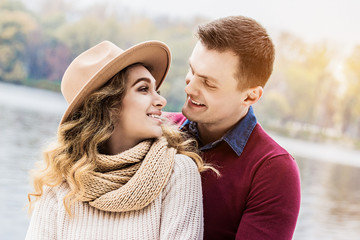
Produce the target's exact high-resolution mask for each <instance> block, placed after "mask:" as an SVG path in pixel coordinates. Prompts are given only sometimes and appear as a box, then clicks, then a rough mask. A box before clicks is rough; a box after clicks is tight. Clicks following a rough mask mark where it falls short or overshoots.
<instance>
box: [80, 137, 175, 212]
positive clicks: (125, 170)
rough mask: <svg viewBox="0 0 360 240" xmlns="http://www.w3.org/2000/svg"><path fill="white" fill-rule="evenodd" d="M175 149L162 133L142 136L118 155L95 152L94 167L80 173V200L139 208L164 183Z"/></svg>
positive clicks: (110, 207) (106, 206)
mask: <svg viewBox="0 0 360 240" xmlns="http://www.w3.org/2000/svg"><path fill="white" fill-rule="evenodd" d="M175 153H176V150H175V149H174V148H168V143H167V141H166V139H165V138H164V137H162V138H160V139H158V140H156V141H154V142H153V141H151V140H146V141H143V142H141V143H139V144H138V145H136V146H135V147H133V148H131V149H129V150H127V151H124V152H122V153H120V154H118V155H113V156H110V155H102V154H99V155H98V159H97V169H96V170H95V171H92V172H90V173H89V174H87V175H86V176H85V177H84V185H85V193H84V195H83V196H81V198H80V201H84V202H89V204H90V205H91V206H93V207H95V208H97V209H100V210H103V211H110V212H125V211H131V210H139V209H142V208H144V207H146V206H147V205H149V204H150V203H151V202H153V201H154V200H155V199H156V198H157V196H159V194H160V192H161V191H162V190H163V188H164V187H165V185H166V183H167V181H168V179H169V177H170V174H171V171H172V169H173V165H174V157H175Z"/></svg>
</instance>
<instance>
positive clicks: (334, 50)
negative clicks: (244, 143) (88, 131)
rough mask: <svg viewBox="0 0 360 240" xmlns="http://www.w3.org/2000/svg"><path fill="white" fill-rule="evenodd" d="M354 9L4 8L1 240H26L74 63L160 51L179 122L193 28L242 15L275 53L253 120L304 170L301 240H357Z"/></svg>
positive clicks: (308, 0) (258, 1)
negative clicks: (83, 56)
mask: <svg viewBox="0 0 360 240" xmlns="http://www.w3.org/2000/svg"><path fill="white" fill-rule="evenodd" d="M359 9H360V2H358V1H356V0H342V1H340V0H327V1H325V0H316V1H313V0H302V1H300V0H292V1H286V0H272V1H266V0H253V1H242V0H222V1H217V2H216V3H210V2H209V1H190V0H182V1H176V2H173V1H165V0H153V1H145V0H132V1H127V2H125V1H115V0H108V1H100V0H77V1H70V0H52V1H47V0H32V1H25V0H24V1H20V0H19V1H16V0H0V236H1V237H0V238H1V239H24V236H25V234H26V229H27V225H28V222H29V216H28V215H27V210H26V204H27V193H28V192H29V191H31V189H32V188H31V185H30V178H29V173H28V172H29V170H30V169H31V168H33V166H34V163H35V161H37V160H41V151H42V150H43V149H44V148H45V147H46V145H47V144H48V143H50V142H51V141H52V140H54V137H55V134H56V129H57V125H58V122H59V121H60V118H61V115H62V113H63V111H64V110H65V108H66V104H65V101H64V100H63V98H62V96H61V94H60V93H59V89H60V80H61V77H62V74H63V73H64V70H65V69H66V67H67V66H68V65H69V63H70V62H71V61H72V59H73V58H74V57H76V56H77V55H78V54H79V53H81V52H83V51H84V50H86V49H88V48H90V47H92V46H93V45H95V44H97V43H99V42H100V41H102V40H105V39H107V40H110V41H112V42H114V43H116V44H117V45H118V46H120V47H122V48H123V49H126V48H128V47H130V46H132V45H134V44H136V43H139V42H141V41H145V40H150V39H156V40H161V41H164V42H165V43H167V44H168V45H169V46H170V48H171V50H172V55H173V61H172V65H171V69H170V73H169V75H168V77H167V80H166V82H165V83H164V84H163V86H162V87H161V93H162V95H163V96H165V97H166V98H167V100H168V105H167V106H166V109H165V110H167V111H180V110H181V107H182V104H183V102H184V100H185V94H184V90H183V89H184V86H185V82H184V78H185V75H186V72H187V70H188V57H189V56H190V54H191V51H192V48H193V46H194V44H195V42H196V38H195V36H194V33H195V31H196V26H197V25H199V24H202V23H206V22H208V21H211V20H213V19H216V18H219V17H225V16H228V15H244V16H248V17H252V18H254V19H256V20H257V21H259V22H260V23H261V24H262V25H263V26H264V27H265V28H266V29H267V30H268V32H269V34H270V36H271V37H272V39H273V41H274V43H275V46H276V51H277V52H276V62H275V67H274V72H273V74H272V76H271V79H270V80H269V83H268V84H267V86H266V87H265V92H264V95H263V98H262V99H261V100H260V102H259V103H258V104H256V105H255V107H254V110H255V113H256V115H257V117H258V120H259V122H260V123H261V125H262V126H263V127H264V128H265V129H266V130H267V131H268V132H269V133H270V135H271V136H272V137H273V138H274V139H275V140H277V141H278V142H279V143H280V144H281V145H282V146H283V147H285V148H286V149H287V150H288V151H289V152H290V153H291V154H292V155H293V156H294V157H295V158H296V160H297V163H298V165H299V168H300V172H301V180H302V203H301V209H300V216H299V220H298V224H297V227H296V231H295V234H294V239H295V240H300V239H306V240H312V239H326V240H328V239H342V240H343V239H360V187H359V186H360V177H359V176H360V94H359V92H360V30H359V23H360V15H359V14H358V10H359Z"/></svg>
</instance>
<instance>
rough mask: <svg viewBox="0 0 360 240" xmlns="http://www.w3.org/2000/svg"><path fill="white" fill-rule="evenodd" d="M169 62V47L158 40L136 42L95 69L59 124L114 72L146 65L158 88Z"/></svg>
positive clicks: (167, 69) (166, 71)
mask: <svg viewBox="0 0 360 240" xmlns="http://www.w3.org/2000/svg"><path fill="white" fill-rule="evenodd" d="M170 62H171V54H170V50H169V48H168V47H167V46H166V45H165V44H164V43H162V42H160V41H147V42H143V43H140V44H137V45H135V46H133V47H131V48H129V49H127V50H125V51H124V52H122V53H120V54H119V55H118V56H116V57H115V58H114V59H113V60H112V61H111V62H109V63H108V64H107V65H105V66H104V67H103V68H101V69H100V70H99V71H97V72H96V73H95V74H94V75H93V77H92V78H91V79H90V80H89V81H88V82H87V83H86V84H85V85H84V86H83V87H82V88H81V90H80V91H79V92H78V93H77V95H76V96H75V97H74V99H73V100H72V101H71V102H70V104H69V106H68V108H67V109H66V111H65V113H64V114H63V116H62V118H61V121H60V124H62V123H64V122H66V121H67V120H68V117H69V115H70V114H71V113H72V112H73V111H75V110H76V109H78V108H79V107H80V106H81V105H82V104H83V103H84V99H85V98H86V96H88V95H89V94H90V93H92V92H94V91H95V90H97V89H99V88H100V87H101V86H103V85H104V84H105V83H106V82H107V81H109V80H110V79H111V78H112V77H113V76H114V75H115V74H117V73H118V72H120V71H121V70H122V69H124V68H126V67H127V66H130V65H132V64H135V63H142V64H144V65H145V66H147V67H148V68H149V70H150V72H151V74H152V75H153V77H154V78H155V80H156V88H157V89H158V88H159V87H160V85H161V84H162V82H163V81H164V79H165V77H166V75H167V73H168V71H169V68H170Z"/></svg>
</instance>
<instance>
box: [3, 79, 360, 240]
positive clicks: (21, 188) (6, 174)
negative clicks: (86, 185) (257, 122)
mask: <svg viewBox="0 0 360 240" xmlns="http://www.w3.org/2000/svg"><path fill="white" fill-rule="evenodd" d="M65 106H66V104H65V101H64V100H63V98H62V96H61V95H60V94H58V93H54V92H49V91H44V90H39V89H33V88H27V87H23V86H14V85H9V84H4V83H1V82H0V238H1V239H4V240H16V239H24V236H25V234H26V229H27V226H28V222H29V217H28V215H27V210H26V204H27V193H28V192H29V191H30V190H31V186H30V183H29V175H28V171H29V170H30V169H31V168H32V167H33V165H34V162H35V161H37V160H39V159H41V150H42V149H43V148H44V147H45V146H46V145H47V144H48V143H49V142H50V141H51V140H52V139H53V137H54V136H55V133H56V129H57V125H58V122H59V121H60V118H61V114H62V112H63V111H64V109H65ZM274 138H275V139H276V140H277V141H279V143H281V145H283V146H284V147H285V148H287V149H288V150H289V151H290V152H291V153H292V154H293V155H294V156H295V157H296V159H297V162H298V165H299V168H300V171H301V179H302V203H301V209H300V216H299V221H298V224H297V227H296V231H295V235H294V239H295V240H315V239H326V240H332V239H334V240H335V239H336V240H337V239H341V240H355V239H360V177H359V176H360V167H359V166H360V152H359V151H351V150H348V149H341V148H339V147H335V146H331V145H325V144H315V143H308V142H304V141H300V140H295V139H287V138H283V137H279V136H274Z"/></svg>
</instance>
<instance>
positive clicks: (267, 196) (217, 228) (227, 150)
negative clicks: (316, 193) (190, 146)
mask: <svg viewBox="0 0 360 240" xmlns="http://www.w3.org/2000/svg"><path fill="white" fill-rule="evenodd" d="M171 115H172V116H171V117H170V118H171V119H172V120H173V121H175V122H176V123H178V124H182V123H183V122H184V121H185V120H186V118H185V117H184V116H183V115H182V114H180V113H178V114H171ZM202 153H203V158H204V160H205V161H206V162H208V163H211V164H213V165H214V166H215V167H216V168H217V169H218V170H219V171H220V173H221V177H217V176H216V175H215V174H214V173H213V172H212V171H206V172H204V173H202V187H203V198H204V199H203V201H204V239H206V240H209V239H217V240H219V239H221V240H225V239H239V240H240V239H241V240H245V239H246V240H251V239H254V240H261V239H274V240H282V239H284V240H285V239H286V240H288V239H292V236H293V233H294V230H295V226H296V221H297V218H298V214H299V209H300V175H299V169H298V167H297V164H296V161H295V160H294V159H293V157H292V156H291V155H290V154H289V153H288V152H287V151H286V150H285V149H283V148H282V147H280V146H279V145H278V144H277V143H276V142H275V141H274V140H273V139H272V138H271V137H270V136H269V135H268V134H267V133H266V132H265V131H264V129H263V128H262V127H261V126H260V125H259V124H258V123H256V125H255V127H254V129H253V131H252V132H251V134H250V137H249V139H248V141H247V142H246V145H245V147H244V149H243V151H242V153H241V154H240V156H238V155H237V154H236V153H235V152H234V151H233V149H232V148H231V147H230V146H229V145H228V144H227V142H225V141H221V142H220V143H219V144H217V145H215V146H214V147H213V148H211V149H208V150H205V151H203V152H202Z"/></svg>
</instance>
